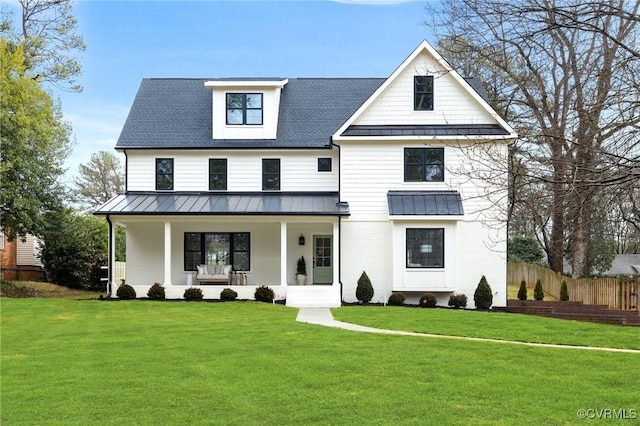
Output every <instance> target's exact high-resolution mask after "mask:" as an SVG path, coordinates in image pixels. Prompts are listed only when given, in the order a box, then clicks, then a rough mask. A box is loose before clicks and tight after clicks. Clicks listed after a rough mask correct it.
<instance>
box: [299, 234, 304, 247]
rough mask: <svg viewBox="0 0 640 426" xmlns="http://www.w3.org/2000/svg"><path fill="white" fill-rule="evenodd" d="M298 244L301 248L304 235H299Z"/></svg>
mask: <svg viewBox="0 0 640 426" xmlns="http://www.w3.org/2000/svg"><path fill="white" fill-rule="evenodd" d="M298 244H299V245H301V246H303V245H304V235H300V238H298Z"/></svg>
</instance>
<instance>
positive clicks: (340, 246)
mask: <svg viewBox="0 0 640 426" xmlns="http://www.w3.org/2000/svg"><path fill="white" fill-rule="evenodd" d="M329 143H330V144H331V146H335V147H336V148H338V203H341V202H342V191H341V189H342V181H341V176H342V175H341V173H340V171H341V170H342V158H341V155H342V151H340V145H337V144H335V143H334V142H333V136H330V137H329ZM338 254H339V257H338V284H340V303H341V304H342V301H343V300H344V294H343V288H344V285H343V284H342V216H338Z"/></svg>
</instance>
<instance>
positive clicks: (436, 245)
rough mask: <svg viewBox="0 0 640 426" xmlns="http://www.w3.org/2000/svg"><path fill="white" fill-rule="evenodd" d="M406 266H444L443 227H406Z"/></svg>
mask: <svg viewBox="0 0 640 426" xmlns="http://www.w3.org/2000/svg"><path fill="white" fill-rule="evenodd" d="M407 268H444V229H443V228H432V229H429V228H407Z"/></svg>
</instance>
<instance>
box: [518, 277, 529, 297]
mask: <svg viewBox="0 0 640 426" xmlns="http://www.w3.org/2000/svg"><path fill="white" fill-rule="evenodd" d="M518 300H527V283H526V282H525V280H522V281H521V282H520V289H519V290H518Z"/></svg>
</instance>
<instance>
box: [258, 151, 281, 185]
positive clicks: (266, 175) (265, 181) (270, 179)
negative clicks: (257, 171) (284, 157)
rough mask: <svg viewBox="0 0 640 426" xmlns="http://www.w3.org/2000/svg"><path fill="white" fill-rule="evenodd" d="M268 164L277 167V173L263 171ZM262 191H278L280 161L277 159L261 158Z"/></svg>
mask: <svg viewBox="0 0 640 426" xmlns="http://www.w3.org/2000/svg"><path fill="white" fill-rule="evenodd" d="M269 163H273V165H275V164H277V165H278V171H277V172H267V171H266V170H265V169H266V167H265V166H267V165H268V164H269ZM274 178H275V179H274ZM262 190H263V191H280V159H279V158H263V159H262Z"/></svg>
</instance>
